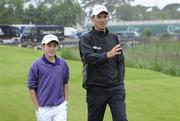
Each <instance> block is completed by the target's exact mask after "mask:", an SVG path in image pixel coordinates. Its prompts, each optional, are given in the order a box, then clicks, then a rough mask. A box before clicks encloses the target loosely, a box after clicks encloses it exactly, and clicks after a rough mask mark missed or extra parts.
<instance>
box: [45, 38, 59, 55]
mask: <svg viewBox="0 0 180 121" xmlns="http://www.w3.org/2000/svg"><path fill="white" fill-rule="evenodd" d="M42 48H43V51H44V54H45V55H46V57H50V58H51V57H54V56H55V55H56V51H57V49H58V44H57V42H55V41H51V42H49V43H48V44H45V45H43V47H42Z"/></svg>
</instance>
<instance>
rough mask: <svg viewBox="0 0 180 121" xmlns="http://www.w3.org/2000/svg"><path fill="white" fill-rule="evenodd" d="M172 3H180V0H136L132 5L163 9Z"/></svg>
mask: <svg viewBox="0 0 180 121" xmlns="http://www.w3.org/2000/svg"><path fill="white" fill-rule="evenodd" d="M171 3H179V4H180V0H135V2H131V5H133V6H134V5H143V6H157V7H158V8H160V9H162V8H163V7H165V6H166V5H167V4H171Z"/></svg>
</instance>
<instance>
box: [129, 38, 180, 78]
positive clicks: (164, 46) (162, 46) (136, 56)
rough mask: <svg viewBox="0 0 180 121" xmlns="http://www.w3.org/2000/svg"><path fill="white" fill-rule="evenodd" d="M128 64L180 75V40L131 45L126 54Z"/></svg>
mask: <svg viewBox="0 0 180 121" xmlns="http://www.w3.org/2000/svg"><path fill="white" fill-rule="evenodd" d="M125 57H126V66H128V67H138V68H146V69H151V70H155V71H159V72H163V73H166V74H169V75H174V76H180V63H179V60H180V42H179V41H173V40H172V41H170V40H169V41H167V40H166V41H165V40H164V41H163V40H162V41H158V40H156V41H153V40H151V41H150V42H149V43H145V44H141V45H138V46H134V47H129V48H128V49H127V51H126V54H125Z"/></svg>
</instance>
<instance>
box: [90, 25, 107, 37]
mask: <svg viewBox="0 0 180 121" xmlns="http://www.w3.org/2000/svg"><path fill="white" fill-rule="evenodd" d="M92 32H93V33H95V34H97V35H98V36H106V35H107V34H108V33H109V31H108V29H107V28H106V31H105V32H103V31H97V30H96V29H95V28H94V26H93V27H92Z"/></svg>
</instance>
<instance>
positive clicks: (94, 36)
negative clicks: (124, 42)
mask: <svg viewBox="0 0 180 121" xmlns="http://www.w3.org/2000/svg"><path fill="white" fill-rule="evenodd" d="M117 44H119V40H118V37H117V35H115V34H113V33H110V32H109V31H108V29H106V32H99V31H96V30H95V29H94V27H93V28H92V30H91V31H90V32H88V33H86V34H84V35H83V36H82V37H81V39H80V42H79V49H80V55H81V59H82V62H83V87H84V88H88V87H90V86H100V87H105V88H108V87H113V86H116V85H119V84H124V73H125V65H124V55H123V53H122V51H121V54H120V55H117V56H115V57H114V58H112V59H108V58H107V52H108V51H110V50H111V49H112V48H113V47H114V46H115V45H117Z"/></svg>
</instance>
